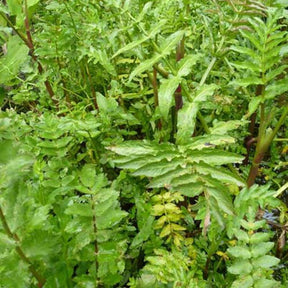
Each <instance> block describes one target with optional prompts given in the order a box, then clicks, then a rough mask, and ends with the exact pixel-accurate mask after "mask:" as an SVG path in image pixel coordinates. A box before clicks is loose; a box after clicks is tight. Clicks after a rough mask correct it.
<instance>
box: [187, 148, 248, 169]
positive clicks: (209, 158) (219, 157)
mask: <svg viewBox="0 0 288 288" xmlns="http://www.w3.org/2000/svg"><path fill="white" fill-rule="evenodd" d="M186 160H187V162H188V163H200V162H201V161H203V162H205V163H208V164H210V165H224V164H228V163H240V162H241V161H242V160H243V156H241V155H238V154H236V153H232V152H228V151H221V150H216V149H213V150H212V149H205V150H204V149H203V150H201V151H189V152H188V153H187V158H186Z"/></svg>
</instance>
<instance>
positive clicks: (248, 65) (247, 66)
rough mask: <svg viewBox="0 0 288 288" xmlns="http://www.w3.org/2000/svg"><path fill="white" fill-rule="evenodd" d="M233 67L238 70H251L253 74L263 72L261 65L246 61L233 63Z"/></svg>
mask: <svg viewBox="0 0 288 288" xmlns="http://www.w3.org/2000/svg"><path fill="white" fill-rule="evenodd" d="M231 65H232V66H234V67H236V68H237V69H238V70H241V69H243V70H250V71H251V72H253V73H260V72H262V69H261V66H259V64H258V63H257V64H255V63H253V62H248V61H244V62H238V61H234V62H232V63H231Z"/></svg>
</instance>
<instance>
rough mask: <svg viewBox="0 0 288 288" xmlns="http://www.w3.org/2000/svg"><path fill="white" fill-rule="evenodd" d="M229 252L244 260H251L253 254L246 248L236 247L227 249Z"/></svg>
mask: <svg viewBox="0 0 288 288" xmlns="http://www.w3.org/2000/svg"><path fill="white" fill-rule="evenodd" d="M227 252H228V253H230V254H231V255H232V256H233V257H235V258H242V259H249V258H251V253H250V251H249V248H248V247H246V246H244V247H241V246H235V247H230V248H228V249H227Z"/></svg>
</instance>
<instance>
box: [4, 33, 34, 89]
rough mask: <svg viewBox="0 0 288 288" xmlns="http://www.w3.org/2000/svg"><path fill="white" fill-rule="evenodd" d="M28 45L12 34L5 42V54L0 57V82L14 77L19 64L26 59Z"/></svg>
mask: <svg viewBox="0 0 288 288" xmlns="http://www.w3.org/2000/svg"><path fill="white" fill-rule="evenodd" d="M28 52H29V49H28V47H27V46H26V45H25V44H24V43H23V41H22V40H21V39H20V38H19V37H18V36H12V37H10V38H9V40H8V42H7V54H6V55H4V56H3V57H1V58H0V83H3V84H4V83H7V82H8V81H10V80H12V79H13V78H15V77H16V76H17V74H18V72H19V69H20V67H21V65H22V64H23V63H24V62H25V61H27V59H28Z"/></svg>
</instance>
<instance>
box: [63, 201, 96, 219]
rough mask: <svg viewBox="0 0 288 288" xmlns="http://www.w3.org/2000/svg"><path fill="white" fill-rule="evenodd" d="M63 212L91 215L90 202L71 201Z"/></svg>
mask: <svg viewBox="0 0 288 288" xmlns="http://www.w3.org/2000/svg"><path fill="white" fill-rule="evenodd" d="M65 214H68V215H79V216H84V217H91V218H92V216H93V211H92V205H91V204H90V203H76V202H74V203H72V204H70V205H69V206H68V207H67V209H66V210H65Z"/></svg>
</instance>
